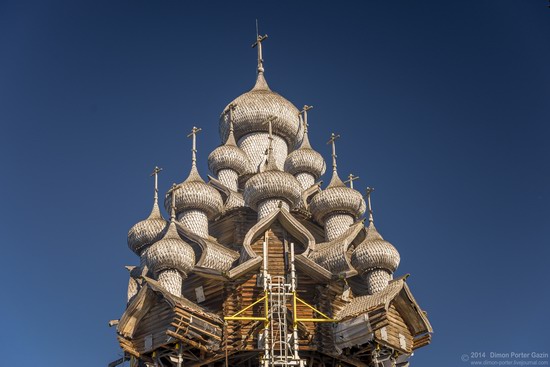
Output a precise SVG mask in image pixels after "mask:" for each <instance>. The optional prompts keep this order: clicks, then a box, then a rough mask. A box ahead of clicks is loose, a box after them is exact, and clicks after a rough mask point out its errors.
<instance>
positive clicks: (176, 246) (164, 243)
mask: <svg viewBox="0 0 550 367" xmlns="http://www.w3.org/2000/svg"><path fill="white" fill-rule="evenodd" d="M146 262H147V266H148V267H149V269H150V270H151V271H153V272H154V273H155V274H158V273H160V272H161V271H164V270H171V269H175V270H178V271H180V272H181V273H183V274H185V275H187V274H188V273H189V272H190V271H191V270H192V269H193V266H194V265H195V253H194V252H193V248H192V247H191V246H190V245H189V244H188V243H187V242H185V241H184V240H182V239H181V238H180V236H179V235H178V231H177V229H176V224H175V223H173V222H172V223H170V226H169V227H168V231H167V232H166V234H165V235H164V237H163V238H162V239H161V240H160V241H158V242H155V243H154V244H153V245H152V246H151V247H149V249H148V250H147V259H146Z"/></svg>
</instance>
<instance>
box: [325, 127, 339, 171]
mask: <svg viewBox="0 0 550 367" xmlns="http://www.w3.org/2000/svg"><path fill="white" fill-rule="evenodd" d="M339 137H340V135H336V134H334V133H332V134H330V139H329V141H328V142H327V144H332V172H336V143H335V142H336V139H338V138H339Z"/></svg>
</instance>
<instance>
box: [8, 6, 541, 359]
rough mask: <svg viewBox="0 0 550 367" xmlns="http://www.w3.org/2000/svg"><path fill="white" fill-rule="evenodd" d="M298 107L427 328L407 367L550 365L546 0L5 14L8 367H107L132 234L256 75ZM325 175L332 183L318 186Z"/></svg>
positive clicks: (213, 138)
mask: <svg viewBox="0 0 550 367" xmlns="http://www.w3.org/2000/svg"><path fill="white" fill-rule="evenodd" d="M256 18H258V19H259V20H260V31H261V33H267V34H268V35H269V39H268V40H267V41H266V42H265V44H264V59H265V68H266V78H267V80H268V82H269V84H270V86H271V88H272V89H273V90H275V91H277V92H279V93H281V94H282V95H284V96H285V97H286V98H288V99H289V100H290V101H292V102H293V103H294V104H295V105H297V106H302V105H304V104H309V105H313V106H314V107H315V108H314V109H313V110H312V111H311V112H310V114H309V121H310V140H311V142H312V145H313V146H314V147H315V148H316V149H317V150H319V151H320V152H321V153H322V154H323V155H324V156H325V158H326V159H327V160H328V159H329V158H330V156H329V155H330V151H329V146H327V145H325V142H326V141H327V140H328V137H329V135H330V133H331V132H333V131H334V132H336V133H339V134H340V135H341V136H342V138H341V139H340V140H339V142H338V146H337V149H338V159H339V160H338V167H339V171H340V172H341V173H342V175H347V174H348V173H349V172H353V173H354V174H355V175H357V176H360V180H359V181H356V188H358V189H360V190H364V189H365V188H366V186H374V187H375V188H376V192H375V194H373V206H374V211H375V221H376V223H377V227H378V229H379V230H380V232H381V233H382V234H383V235H384V237H385V238H386V239H388V240H389V241H390V242H392V243H393V244H394V245H395V246H396V247H397V249H398V250H399V252H400V254H401V257H402V261H401V265H400V267H399V269H398V270H397V275H401V274H405V273H411V277H410V278H409V280H408V282H409V285H410V287H411V289H412V290H413V293H414V294H415V297H416V298H417V300H418V301H419V303H420V305H421V306H422V307H423V308H424V309H425V310H426V311H427V312H428V315H429V317H430V320H431V322H432V324H433V327H434V329H435V333H434V338H433V343H432V345H431V346H429V347H427V348H423V349H421V350H419V351H418V352H417V353H416V355H415V356H414V357H413V360H412V361H413V363H412V365H413V366H426V367H430V366H449V367H450V366H464V365H465V364H464V363H463V362H461V361H460V356H461V355H462V354H463V353H469V352H475V351H479V352H487V353H489V352H491V351H493V352H510V351H524V352H532V351H538V352H550V337H549V334H548V325H550V316H549V313H548V309H549V308H550V292H548V289H549V287H548V282H547V279H546V278H547V272H546V271H545V270H546V269H547V267H548V262H549V259H550V250H549V245H550V241H549V240H550V236H549V235H548V228H549V222H550V214H549V212H548V207H549V206H550V195H549V193H548V187H550V173H549V168H550V167H549V161H550V148H549V143H548V141H549V138H550V68H549V65H550V39H549V38H550V9H548V8H547V2H546V1H542V0H540V1H535V0H523V1H506V0H499V1H489V0H480V1H473V0H470V1H422V2H413V1H391V2H390V1H388V2H380V1H376V2H375V1H364V2H344V1H342V2H309V3H308V2H299V3H298V2H288V1H278V2H263V1H254V2H247V3H245V2H239V3H236V2H231V4H229V2H221V1H220V2H215V1H209V2H202V3H200V2H182V1H181V2H178V1H162V2H153V1H148V2H147V1H80V2H73V1H48V2H43V1H36V2H32V1H5V0H4V1H0V49H1V51H2V52H1V56H0V129H1V130H0V164H1V166H2V185H1V188H2V194H3V195H2V199H1V206H2V210H1V214H0V219H1V220H0V229H1V231H0V233H2V235H3V236H2V237H3V238H2V247H1V249H2V266H1V267H0V269H1V270H0V274H1V275H2V282H3V284H2V295H1V301H0V325H2V332H1V333H0V352H1V354H2V363H1V364H2V365H6V366H7V365H12V364H14V365H15V364H17V365H21V364H23V365H29V366H30V365H35V364H40V365H42V366H54V365H55V366H72V365H77V364H78V365H79V366H82V367H87V366H90V367H91V366H101V365H106V364H107V363H108V362H110V361H111V360H114V359H116V358H117V355H118V354H119V353H120V351H119V349H118V345H117V343H116V340H115V331H114V329H109V328H108V327H107V321H108V320H110V319H114V318H118V317H119V316H120V315H121V313H122V312H123V310H124V307H125V292H126V284H127V278H128V275H127V271H126V270H125V269H124V265H130V264H135V263H136V262H137V258H136V257H135V255H133V253H132V252H131V251H130V250H128V248H127V245H126V234H127V230H128V229H129V228H130V227H131V226H132V225H133V224H134V223H135V222H136V221H138V220H141V219H143V218H144V217H145V216H147V214H148V213H149V211H150V207H151V204H152V194H153V192H152V185H153V182H152V179H150V178H149V173H150V172H151V170H152V168H153V167H154V166H155V165H159V166H161V167H163V168H164V171H163V173H162V175H161V176H160V185H161V192H162V193H164V192H165V191H166V190H167V189H168V187H169V186H170V185H171V184H172V183H173V182H180V181H181V180H182V179H184V178H185V177H186V174H187V172H188V169H189V167H190V141H189V140H188V139H186V138H185V135H186V134H187V133H188V131H189V130H190V129H191V127H192V126H193V125H197V126H200V127H202V128H203V132H202V133H201V135H199V139H198V147H199V152H198V158H199V168H200V171H201V173H202V175H203V177H205V176H206V174H207V168H206V157H207V155H208V153H209V152H210V151H211V150H212V149H214V148H215V147H216V146H217V145H218V144H219V142H220V141H219V137H218V134H217V126H218V125H217V121H218V116H219V114H220V113H221V111H222V109H223V108H224V107H225V105H226V104H227V103H228V102H230V101H231V100H232V99H233V98H235V97H237V96H238V95H239V94H241V93H243V92H244V91H246V90H248V89H250V88H251V87H252V85H253V83H254V77H255V66H256V54H255V50H252V49H251V48H250V45H251V43H252V42H253V41H254V37H255V19H256ZM327 177H328V176H327V175H325V177H324V179H325V182H328V180H327Z"/></svg>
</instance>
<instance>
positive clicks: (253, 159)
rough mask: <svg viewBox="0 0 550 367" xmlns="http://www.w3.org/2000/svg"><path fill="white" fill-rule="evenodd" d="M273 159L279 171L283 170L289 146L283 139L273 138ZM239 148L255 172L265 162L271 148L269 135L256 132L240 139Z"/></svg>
mask: <svg viewBox="0 0 550 367" xmlns="http://www.w3.org/2000/svg"><path fill="white" fill-rule="evenodd" d="M272 144H273V158H274V161H275V165H276V166H277V168H278V169H280V170H283V167H284V164H285V159H286V157H287V155H288V145H287V143H286V142H285V140H283V139H282V138H281V137H279V136H276V135H274V136H273V143H272ZM238 145H239V147H240V148H241V149H242V150H243V151H244V152H245V153H246V155H247V157H248V159H249V160H250V165H251V167H252V171H253V172H258V168H259V167H260V166H261V165H262V164H263V163H264V162H265V159H266V151H267V149H268V147H269V134H268V133H266V132H254V133H250V134H247V135H245V136H244V137H242V138H240V139H239V142H238Z"/></svg>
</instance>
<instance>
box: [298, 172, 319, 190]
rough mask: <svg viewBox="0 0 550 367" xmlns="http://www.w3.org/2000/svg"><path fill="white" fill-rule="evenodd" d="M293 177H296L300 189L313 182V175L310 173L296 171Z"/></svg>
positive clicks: (311, 184)
mask: <svg viewBox="0 0 550 367" xmlns="http://www.w3.org/2000/svg"><path fill="white" fill-rule="evenodd" d="M294 177H296V179H297V180H298V182H299V183H300V185H301V186H302V190H307V189H309V188H310V187H311V186H313V185H314V184H315V177H314V176H313V175H312V174H311V173H307V172H302V173H297V174H296V175H295V176H294Z"/></svg>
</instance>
